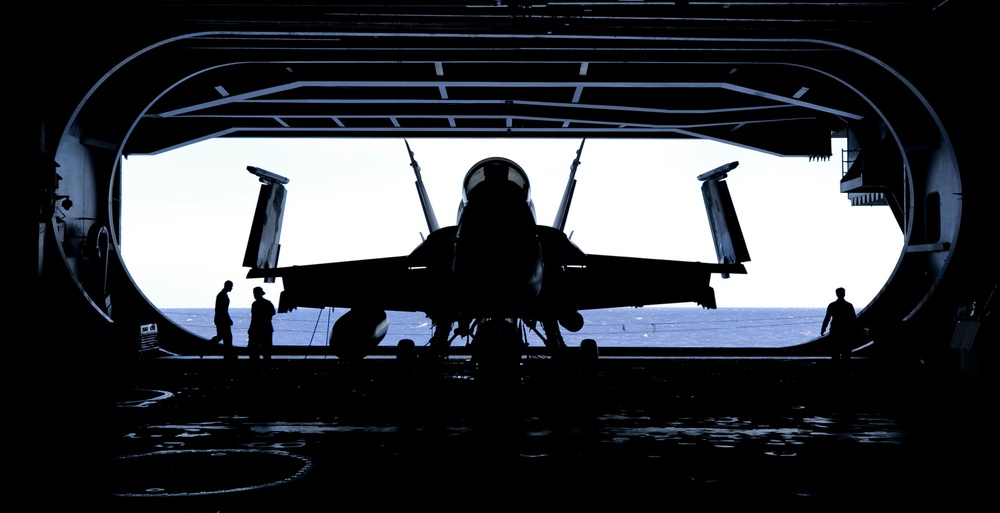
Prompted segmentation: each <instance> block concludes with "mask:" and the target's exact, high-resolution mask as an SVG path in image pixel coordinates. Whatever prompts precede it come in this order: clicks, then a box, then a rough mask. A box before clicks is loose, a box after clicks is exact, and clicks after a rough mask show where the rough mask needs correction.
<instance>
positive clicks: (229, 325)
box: [208, 280, 236, 360]
mask: <svg viewBox="0 0 1000 513" xmlns="http://www.w3.org/2000/svg"><path fill="white" fill-rule="evenodd" d="M232 291H233V282H231V281H229V280H226V283H224V284H223V285H222V290H221V291H220V292H219V293H218V294H216V296H215V318H214V322H215V336H214V337H212V338H210V339H209V340H208V343H209V344H217V343H219V342H222V356H223V358H224V359H226V360H235V359H236V352H235V351H234V350H233V319H232V318H231V317H230V316H229V293H230V292H232Z"/></svg>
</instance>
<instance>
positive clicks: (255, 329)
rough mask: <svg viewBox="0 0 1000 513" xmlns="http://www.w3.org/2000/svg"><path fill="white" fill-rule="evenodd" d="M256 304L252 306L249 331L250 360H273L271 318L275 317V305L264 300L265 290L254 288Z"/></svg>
mask: <svg viewBox="0 0 1000 513" xmlns="http://www.w3.org/2000/svg"><path fill="white" fill-rule="evenodd" d="M253 297H254V302H253V304H251V305H250V328H249V329H248V330H247V335H248V339H247V348H248V349H249V352H250V359H251V360H257V359H259V358H260V357H261V356H263V357H264V359H265V360H270V359H271V345H272V342H273V335H274V327H273V326H272V325H271V318H272V317H274V305H273V304H272V303H271V302H270V301H268V300H266V299H264V289H262V288H260V287H254V288H253Z"/></svg>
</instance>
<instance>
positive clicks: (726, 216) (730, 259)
mask: <svg viewBox="0 0 1000 513" xmlns="http://www.w3.org/2000/svg"><path fill="white" fill-rule="evenodd" d="M739 164H740V163H739V162H730V163H729V164H725V165H723V166H719V167H717V168H715V169H713V170H711V171H709V172H707V173H702V174H701V175H699V176H698V180H701V181H702V182H704V183H702V184H701V194H702V196H703V197H704V200H705V211H706V212H707V213H708V222H709V225H710V227H711V230H712V239H713V240H714V241H715V254H716V256H717V257H718V259H719V263H720V264H740V263H743V262H749V261H750V252H749V250H747V244H746V241H745V240H744V239H743V230H742V228H740V220H739V218H737V217H736V207H735V206H733V198H732V196H731V195H730V194H729V185H728V184H726V182H724V181H722V180H723V179H724V178H726V176H727V173H728V172H729V171H731V170H733V169H735V168H736V166H738V165H739ZM722 277H723V278H728V277H729V274H728V273H723V274H722Z"/></svg>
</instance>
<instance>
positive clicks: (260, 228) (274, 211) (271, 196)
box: [243, 166, 288, 283]
mask: <svg viewBox="0 0 1000 513" xmlns="http://www.w3.org/2000/svg"><path fill="white" fill-rule="evenodd" d="M247 171H249V172H251V173H253V174H254V175H257V176H258V177H259V178H260V181H261V183H262V185H261V186H260V193H259V194H258V195H257V208H256V209H255V210H254V216H253V224H251V226H250V237H249V239H247V249H246V253H245V254H244V255H243V267H250V268H253V269H273V268H275V267H277V266H278V253H279V251H280V250H281V244H280V240H281V220H282V217H283V216H284V211H285V197H286V190H285V184H286V183H288V179H287V178H285V177H283V176H280V175H276V174H274V173H271V172H270V171H266V170H263V169H261V168H258V167H253V166H247ZM264 281H265V282H266V283H274V278H273V277H269V278H265V279H264Z"/></svg>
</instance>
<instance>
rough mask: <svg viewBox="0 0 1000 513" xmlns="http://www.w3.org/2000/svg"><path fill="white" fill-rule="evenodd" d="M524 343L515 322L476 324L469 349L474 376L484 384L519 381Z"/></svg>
mask: <svg viewBox="0 0 1000 513" xmlns="http://www.w3.org/2000/svg"><path fill="white" fill-rule="evenodd" d="M526 347H527V342H525V340H524V336H523V334H522V333H521V330H520V329H518V323H517V321H516V320H514V319H488V320H485V321H483V322H480V323H479V327H478V329H476V333H475V335H474V336H473V337H472V342H471V343H470V348H471V352H472V362H473V363H474V364H475V368H476V375H477V377H478V378H479V379H480V380H482V381H484V382H491V383H496V382H508V383H509V382H517V381H519V380H520V367H521V357H522V356H523V355H524V354H525V349H526Z"/></svg>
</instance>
